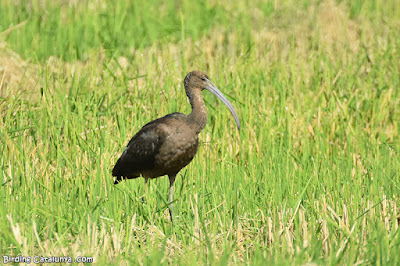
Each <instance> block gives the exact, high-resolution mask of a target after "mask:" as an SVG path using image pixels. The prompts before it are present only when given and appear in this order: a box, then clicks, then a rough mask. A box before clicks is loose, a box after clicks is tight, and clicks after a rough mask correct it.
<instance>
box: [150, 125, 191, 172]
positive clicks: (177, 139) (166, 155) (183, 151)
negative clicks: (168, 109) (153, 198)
mask: <svg viewBox="0 0 400 266" xmlns="http://www.w3.org/2000/svg"><path fill="white" fill-rule="evenodd" d="M165 132H166V135H164V136H165V137H164V141H163V144H162V145H161V147H160V151H159V153H158V154H157V156H156V157H155V164H156V168H159V169H165V170H166V172H165V173H166V174H176V173H178V172H179V171H180V170H181V169H182V168H183V167H185V166H186V165H187V164H188V163H190V162H191V161H192V159H193V157H194V156H195V155H196V152H197V147H198V143H199V142H198V135H197V134H196V133H195V132H194V131H193V130H191V129H190V128H188V127H186V126H177V127H174V128H171V127H168V128H167V129H166V130H165Z"/></svg>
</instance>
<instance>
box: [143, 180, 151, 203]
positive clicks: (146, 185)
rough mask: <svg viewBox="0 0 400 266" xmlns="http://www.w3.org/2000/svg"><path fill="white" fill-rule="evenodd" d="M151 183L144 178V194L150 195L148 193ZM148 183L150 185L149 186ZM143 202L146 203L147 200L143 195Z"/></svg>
mask: <svg viewBox="0 0 400 266" xmlns="http://www.w3.org/2000/svg"><path fill="white" fill-rule="evenodd" d="M148 182H149V179H148V178H144V187H145V188H144V191H145V192H144V194H145V195H146V194H147V193H148V191H149V186H150V183H148ZM147 183H148V184H147ZM142 202H143V203H146V199H145V196H144V195H143V197H142Z"/></svg>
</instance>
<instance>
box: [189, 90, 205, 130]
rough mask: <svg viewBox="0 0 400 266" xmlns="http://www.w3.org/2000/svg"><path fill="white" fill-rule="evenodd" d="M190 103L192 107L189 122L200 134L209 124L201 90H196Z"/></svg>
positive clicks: (191, 96)
mask: <svg viewBox="0 0 400 266" xmlns="http://www.w3.org/2000/svg"><path fill="white" fill-rule="evenodd" d="M189 101H190V104H191V105H192V112H191V113H190V115H189V121H190V122H191V123H192V125H193V127H195V129H196V132H197V133H200V131H201V130H202V129H203V128H204V127H205V126H206V123H207V111H206V106H205V104H204V101H203V97H202V95H201V90H194V91H193V93H192V94H191V95H190V98H189Z"/></svg>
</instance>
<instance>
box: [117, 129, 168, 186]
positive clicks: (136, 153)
mask: <svg viewBox="0 0 400 266" xmlns="http://www.w3.org/2000/svg"><path fill="white" fill-rule="evenodd" d="M161 144H162V137H161V136H160V132H158V130H157V124H155V123H149V124H147V125H145V126H144V127H143V128H142V129H141V130H140V131H139V132H138V133H136V134H135V135H134V136H133V137H132V139H131V140H130V141H129V143H128V146H127V147H126V149H125V151H124V152H123V154H122V155H121V157H120V158H119V159H118V161H117V163H116V164H115V166H114V169H113V171H112V175H113V176H117V177H121V176H122V177H128V178H134V177H138V176H139V175H140V174H141V173H142V172H143V171H146V170H151V169H152V168H153V167H154V161H155V156H156V155H157V153H158V150H159V148H160V146H161Z"/></svg>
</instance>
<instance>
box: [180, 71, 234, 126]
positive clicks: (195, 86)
mask: <svg viewBox="0 0 400 266" xmlns="http://www.w3.org/2000/svg"><path fill="white" fill-rule="evenodd" d="M183 84H184V85H185V90H186V95H187V96H188V97H189V99H190V98H191V95H192V93H193V92H194V91H195V90H200V91H202V90H208V91H209V92H211V93H212V94H214V95H215V96H217V97H218V99H220V100H221V101H222V102H223V103H224V104H225V105H226V107H228V109H229V111H231V113H232V115H233V117H234V118H235V121H236V125H237V128H238V129H240V121H239V118H238V116H237V114H236V112H235V109H234V108H233V106H232V104H231V103H230V102H229V101H228V99H227V98H226V97H225V96H224V94H223V93H222V92H221V91H220V90H219V89H218V88H217V87H216V86H215V85H214V84H213V83H212V82H211V80H210V79H209V78H208V76H207V74H206V73H204V72H202V71H192V72H189V73H188V74H187V75H186V77H185V79H184V81H183Z"/></svg>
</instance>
